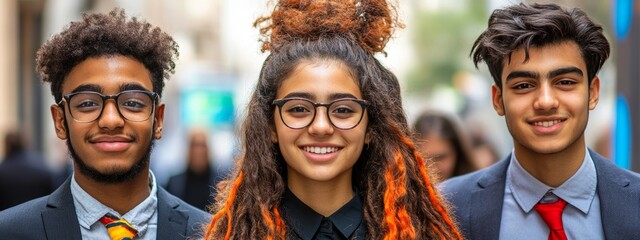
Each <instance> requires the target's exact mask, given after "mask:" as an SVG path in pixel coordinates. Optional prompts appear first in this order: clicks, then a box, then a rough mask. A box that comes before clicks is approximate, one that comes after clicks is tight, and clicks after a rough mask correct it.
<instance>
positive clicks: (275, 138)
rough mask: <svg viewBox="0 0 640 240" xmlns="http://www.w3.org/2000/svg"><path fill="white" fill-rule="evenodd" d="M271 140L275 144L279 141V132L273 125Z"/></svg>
mask: <svg viewBox="0 0 640 240" xmlns="http://www.w3.org/2000/svg"><path fill="white" fill-rule="evenodd" d="M271 142H272V143H273V144H277V143H278V133H276V130H275V129H274V127H271Z"/></svg>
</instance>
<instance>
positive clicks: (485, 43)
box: [471, 3, 610, 89]
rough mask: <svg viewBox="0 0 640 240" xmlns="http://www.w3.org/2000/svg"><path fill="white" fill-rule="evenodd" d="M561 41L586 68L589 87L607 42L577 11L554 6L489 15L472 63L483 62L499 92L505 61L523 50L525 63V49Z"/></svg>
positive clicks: (514, 7) (522, 6) (473, 50)
mask: <svg viewBox="0 0 640 240" xmlns="http://www.w3.org/2000/svg"><path fill="white" fill-rule="evenodd" d="M563 41H574V42H575V43H576V44H578V46H579V47H580V50H581V55H582V59H584V62H585V64H586V65H587V77H588V80H589V83H591V80H592V79H593V78H594V77H595V76H596V73H598V71H600V68H601V67H602V65H603V64H604V62H605V61H606V60H607V58H608V57H609V52H610V49H609V42H608V41H607V39H606V38H605V37H604V35H603V34H602V27H601V26H600V25H598V24H596V23H594V22H593V21H591V19H590V18H589V17H588V16H587V14H586V13H585V12H583V11H582V10H580V9H579V8H571V9H564V8H562V7H560V6H558V5H556V4H552V3H551V4H533V5H526V4H524V3H520V4H517V5H512V6H509V7H506V8H503V9H497V10H495V11H493V13H492V14H491V17H489V24H488V27H487V30H485V31H484V32H483V33H482V34H480V36H479V37H478V39H476V41H475V42H474V43H473V47H472V48H471V55H472V58H473V62H474V64H475V66H476V68H477V67H478V63H480V62H481V61H484V62H485V63H486V64H487V66H488V68H489V72H490V73H491V76H492V77H493V81H494V82H495V84H496V85H497V86H498V87H500V89H502V82H501V77H502V68H503V63H504V62H503V61H504V59H505V57H511V53H513V52H514V51H516V50H518V49H520V48H524V50H525V61H527V60H528V59H529V48H530V47H532V46H533V47H535V46H544V45H548V44H553V43H559V42H563Z"/></svg>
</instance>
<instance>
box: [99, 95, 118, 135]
mask: <svg viewBox="0 0 640 240" xmlns="http://www.w3.org/2000/svg"><path fill="white" fill-rule="evenodd" d="M123 125H124V118H123V117H122V115H120V112H118V104H117V103H116V101H115V100H113V99H107V100H106V101H105V102H104V109H102V114H100V117H98V126H99V127H100V128H105V129H109V130H113V129H117V128H120V127H122V126H123Z"/></svg>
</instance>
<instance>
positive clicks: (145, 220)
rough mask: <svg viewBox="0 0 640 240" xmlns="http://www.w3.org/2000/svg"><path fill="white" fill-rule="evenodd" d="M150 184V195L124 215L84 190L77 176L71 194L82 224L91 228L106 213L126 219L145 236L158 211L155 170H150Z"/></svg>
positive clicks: (86, 227) (72, 179) (72, 182)
mask: <svg viewBox="0 0 640 240" xmlns="http://www.w3.org/2000/svg"><path fill="white" fill-rule="evenodd" d="M74 175H75V173H74ZM149 185H150V187H151V192H150V193H149V196H148V197H147V198H145V199H144V200H143V201H142V202H141V203H140V204H138V205H137V206H135V207H134V208H133V209H131V210H130V211H129V212H127V213H125V214H124V215H120V213H118V212H117V211H115V210H113V209H112V208H110V207H107V206H105V205H104V204H102V203H101V202H99V201H98V200H96V199H95V198H93V197H92V196H91V195H89V193H87V192H86V191H84V189H82V187H80V185H78V182H76V180H75V176H72V177H71V195H72V196H73V202H74V204H75V208H76V215H77V216H78V221H79V223H80V226H82V227H83V228H85V229H87V230H89V229H91V225H93V224H96V223H98V224H101V225H102V223H100V222H99V221H98V220H100V218H101V217H103V216H104V215H106V214H111V215H113V216H115V217H118V218H123V217H124V219H126V220H127V221H128V222H129V223H131V225H133V227H135V228H136V230H137V231H138V236H144V234H145V232H146V230H147V227H148V225H149V222H150V221H151V220H152V216H153V214H154V213H155V212H156V209H157V206H158V197H157V191H158V188H157V184H156V178H155V176H154V175H153V172H151V171H149Z"/></svg>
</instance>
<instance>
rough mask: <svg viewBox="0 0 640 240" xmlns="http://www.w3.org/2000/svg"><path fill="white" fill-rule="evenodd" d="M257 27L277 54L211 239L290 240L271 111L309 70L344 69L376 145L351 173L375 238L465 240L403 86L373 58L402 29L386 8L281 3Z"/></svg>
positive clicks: (254, 99) (223, 188) (340, 1)
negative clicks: (421, 143)
mask: <svg viewBox="0 0 640 240" xmlns="http://www.w3.org/2000/svg"><path fill="white" fill-rule="evenodd" d="M255 25H256V26H260V25H262V27H261V32H262V34H266V35H267V37H265V40H263V41H264V44H263V50H270V51H271V54H270V55H269V56H268V57H267V59H266V60H265V62H264V65H263V66H262V70H261V72H260V77H259V79H258V82H257V85H256V87H255V89H254V92H253V94H252V96H251V100H250V102H249V105H248V108H247V116H246V118H245V120H244V122H243V123H242V126H241V129H240V131H241V132H240V135H241V143H242V152H241V155H240V156H239V158H238V159H237V161H236V166H235V169H234V172H233V173H232V175H231V176H229V178H228V179H227V180H226V181H224V182H222V183H221V184H220V185H219V186H218V188H219V191H218V193H219V194H218V195H217V196H216V204H215V205H213V206H212V209H211V211H212V212H213V213H215V215H214V217H213V219H212V221H211V223H210V224H209V226H208V228H207V231H206V233H205V238H206V239H265V238H266V239H285V238H286V234H287V231H288V229H287V226H286V223H285V221H284V219H283V218H282V216H281V215H280V209H279V206H280V201H281V199H282V196H283V194H284V192H285V190H286V163H285V162H284V159H283V157H282V154H281V153H280V151H279V148H278V147H277V145H276V144H274V143H273V142H272V141H271V132H272V129H274V124H275V122H274V121H275V120H274V107H273V106H272V102H273V100H274V99H275V97H276V92H277V90H278V88H279V87H280V84H281V83H282V81H283V80H284V79H286V78H287V77H288V76H289V74H291V72H292V71H293V70H294V69H295V68H296V67H297V66H298V64H300V63H301V62H328V61H338V62H341V63H343V64H344V65H345V66H347V68H348V69H349V70H350V71H351V73H352V75H353V76H355V79H356V82H357V84H358V85H359V87H360V89H361V91H362V94H363V98H364V99H365V100H367V101H368V102H369V104H370V105H369V106H368V107H367V114H368V119H369V122H368V126H367V128H368V132H369V133H370V137H371V141H370V143H369V144H368V146H367V147H365V148H364V150H363V152H362V153H361V155H360V157H359V159H358V160H357V162H356V164H355V165H354V166H353V170H352V171H353V184H354V185H355V187H356V188H357V189H358V194H359V196H360V197H361V199H362V200H363V208H364V218H363V221H364V224H365V226H366V231H367V234H368V238H370V239H382V238H385V239H461V238H462V237H461V236H460V233H459V232H458V230H457V228H456V226H455V225H454V223H453V221H452V219H451V218H450V217H449V214H448V210H447V208H446V205H445V204H444V203H443V202H442V200H441V197H440V196H439V194H438V193H437V192H436V191H435V189H434V186H433V183H432V182H431V177H430V175H431V173H429V172H428V171H427V169H426V168H425V164H424V159H423V158H422V156H421V155H420V154H419V153H418V151H417V149H416V147H415V145H414V143H413V141H412V139H410V137H409V136H410V135H409V128H408V124H407V120H406V117H405V113H404V110H403V108H402V101H401V98H400V85H399V83H398V80H397V78H396V77H395V76H394V74H393V73H391V72H390V71H389V70H388V69H386V68H385V67H384V66H382V65H381V64H380V62H379V61H378V60H376V58H375V57H374V56H373V55H374V53H376V52H381V51H382V50H383V48H384V45H385V44H386V42H387V41H388V39H389V38H390V37H391V33H392V31H393V28H394V27H396V26H399V24H397V19H396V17H395V12H394V11H393V8H391V7H389V6H388V3H387V2H386V1H384V0H368V1H364V0H361V1H345V0H328V1H309V0H306V1H304V0H285V1H279V2H278V4H277V6H276V7H275V9H274V12H273V13H272V14H271V16H269V17H264V18H259V19H258V20H257V21H256V23H255Z"/></svg>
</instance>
